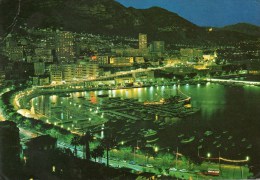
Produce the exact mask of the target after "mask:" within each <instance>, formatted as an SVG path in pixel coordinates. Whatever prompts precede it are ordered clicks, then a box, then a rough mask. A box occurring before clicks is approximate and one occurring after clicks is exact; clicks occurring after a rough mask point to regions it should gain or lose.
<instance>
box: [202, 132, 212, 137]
mask: <svg viewBox="0 0 260 180" xmlns="http://www.w3.org/2000/svg"><path fill="white" fill-rule="evenodd" d="M211 134H213V132H212V131H206V132H205V133H204V135H206V136H209V135H211Z"/></svg>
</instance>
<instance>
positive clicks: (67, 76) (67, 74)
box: [62, 64, 75, 82]
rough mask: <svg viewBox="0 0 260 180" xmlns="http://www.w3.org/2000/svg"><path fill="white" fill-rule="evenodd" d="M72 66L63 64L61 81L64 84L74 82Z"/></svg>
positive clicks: (73, 66) (73, 67)
mask: <svg viewBox="0 0 260 180" xmlns="http://www.w3.org/2000/svg"><path fill="white" fill-rule="evenodd" d="M74 69H75V65H74V64H63V65H62V73H63V80H64V81H66V82H72V81H73V80H74V71H75V70H74Z"/></svg>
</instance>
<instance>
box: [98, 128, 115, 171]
mask: <svg viewBox="0 0 260 180" xmlns="http://www.w3.org/2000/svg"><path fill="white" fill-rule="evenodd" d="M101 144H102V146H103V147H104V148H105V149H106V156H107V166H109V154H108V153H109V150H110V148H112V147H114V146H115V145H116V138H115V137H113V135H112V133H111V132H107V133H105V137H104V139H102V141H101Z"/></svg>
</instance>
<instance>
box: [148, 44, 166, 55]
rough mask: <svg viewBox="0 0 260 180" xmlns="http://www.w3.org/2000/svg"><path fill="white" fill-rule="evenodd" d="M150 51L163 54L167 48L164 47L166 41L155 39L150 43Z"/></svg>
mask: <svg viewBox="0 0 260 180" xmlns="http://www.w3.org/2000/svg"><path fill="white" fill-rule="evenodd" d="M149 47H150V53H151V54H153V55H157V56H162V55H163V53H164V51H165V49H164V41H153V42H152V43H151V44H150V46H149Z"/></svg>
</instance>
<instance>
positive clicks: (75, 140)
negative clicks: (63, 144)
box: [70, 135, 80, 156]
mask: <svg viewBox="0 0 260 180" xmlns="http://www.w3.org/2000/svg"><path fill="white" fill-rule="evenodd" d="M70 144H71V145H72V146H74V155H75V156H77V146H78V145H80V137H79V136H76V135H75V136H74V137H73V138H72V139H71V142H70Z"/></svg>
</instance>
